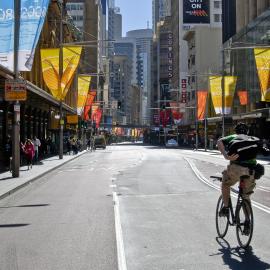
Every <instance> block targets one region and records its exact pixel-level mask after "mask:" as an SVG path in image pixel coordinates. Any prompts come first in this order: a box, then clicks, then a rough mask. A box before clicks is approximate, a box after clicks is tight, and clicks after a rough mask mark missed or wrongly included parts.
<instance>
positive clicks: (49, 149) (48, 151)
mask: <svg viewBox="0 0 270 270" xmlns="http://www.w3.org/2000/svg"><path fill="white" fill-rule="evenodd" d="M46 144H47V155H50V154H51V147H52V139H51V137H50V136H49V137H48V138H47V142H46Z"/></svg>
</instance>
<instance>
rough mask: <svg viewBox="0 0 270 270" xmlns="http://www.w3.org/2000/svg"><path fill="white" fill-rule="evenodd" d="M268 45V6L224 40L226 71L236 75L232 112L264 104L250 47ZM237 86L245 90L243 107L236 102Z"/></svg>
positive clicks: (269, 17)
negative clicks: (245, 102) (244, 104)
mask: <svg viewBox="0 0 270 270" xmlns="http://www.w3.org/2000/svg"><path fill="white" fill-rule="evenodd" d="M268 45H269V49H270V9H269V10H267V11H266V12H264V13H263V14H262V15H261V16H259V17H258V18H256V19H255V20H254V21H253V22H251V23H250V24H249V25H248V26H247V27H245V28H244V29H242V31H241V32H239V33H237V34H236V35H235V36H233V37H232V38H231V39H230V40H228V41H227V42H226V43H225V44H224V49H225V52H224V54H225V65H226V66H225V67H226V68H225V70H226V73H227V75H234V76H237V77H238V79H237V85H236V93H235V99H234V108H233V114H238V113H247V112H252V111H254V110H257V109H262V108H265V107H267V106H268V104H267V103H265V102H261V101H260V100H261V90H260V82H259V79H258V74H257V68H256V63H255V57H254V48H256V47H260V46H268ZM231 48H233V49H231ZM240 90H247V92H248V100H249V102H248V104H247V105H246V106H244V107H243V106H241V105H240V103H239V99H238V96H237V91H240Z"/></svg>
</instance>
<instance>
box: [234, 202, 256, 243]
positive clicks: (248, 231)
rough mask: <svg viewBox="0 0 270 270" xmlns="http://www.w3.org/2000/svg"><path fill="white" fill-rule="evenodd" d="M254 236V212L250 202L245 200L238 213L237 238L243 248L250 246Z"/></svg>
mask: <svg viewBox="0 0 270 270" xmlns="http://www.w3.org/2000/svg"><path fill="white" fill-rule="evenodd" d="M252 234H253V212H252V208H251V205H250V203H249V201H247V200H243V201H242V202H241V203H240V205H239V206H238V207H237V211H236V236H237V240H238V243H239V245H240V246H241V247H243V248H246V247H248V246H249V244H250V241H251V238H252Z"/></svg>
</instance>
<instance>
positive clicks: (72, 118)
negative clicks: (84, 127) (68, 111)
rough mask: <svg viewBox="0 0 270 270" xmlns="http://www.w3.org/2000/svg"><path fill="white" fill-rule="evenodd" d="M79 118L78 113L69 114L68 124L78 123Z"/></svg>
mask: <svg viewBox="0 0 270 270" xmlns="http://www.w3.org/2000/svg"><path fill="white" fill-rule="evenodd" d="M78 121H79V118H78V115H67V123H68V124H78Z"/></svg>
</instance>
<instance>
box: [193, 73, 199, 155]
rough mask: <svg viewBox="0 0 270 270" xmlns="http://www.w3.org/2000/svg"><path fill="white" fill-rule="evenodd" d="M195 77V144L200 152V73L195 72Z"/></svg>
mask: <svg viewBox="0 0 270 270" xmlns="http://www.w3.org/2000/svg"><path fill="white" fill-rule="evenodd" d="M194 75H195V79H196V89H195V91H196V92H195V102H196V104H195V110H196V111H195V132H196V133H195V135H196V140H195V144H196V150H198V147H199V134H198V73H197V71H195V73H194Z"/></svg>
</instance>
